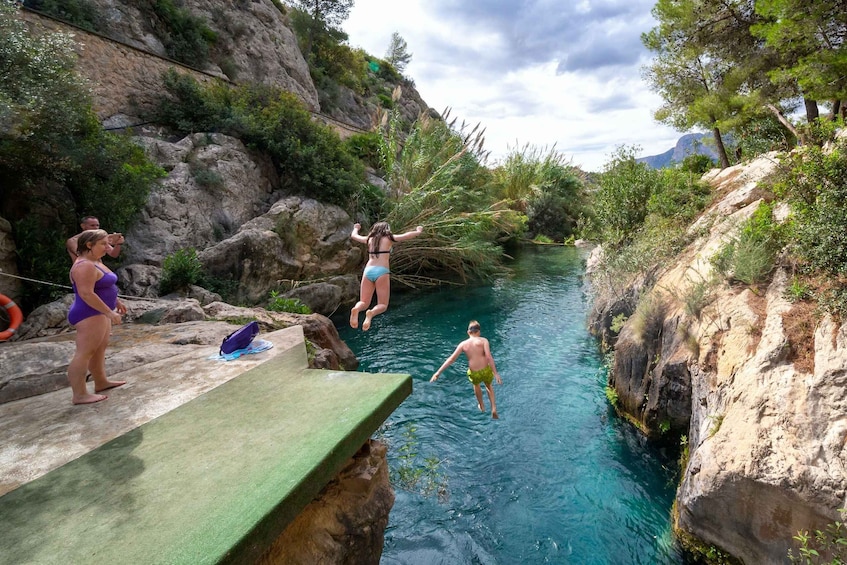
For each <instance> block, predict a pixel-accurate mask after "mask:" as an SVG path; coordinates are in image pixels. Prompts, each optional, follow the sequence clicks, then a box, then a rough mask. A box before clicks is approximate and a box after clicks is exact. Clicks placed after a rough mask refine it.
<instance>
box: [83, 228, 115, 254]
mask: <svg viewBox="0 0 847 565" xmlns="http://www.w3.org/2000/svg"><path fill="white" fill-rule="evenodd" d="M107 237H109V234H108V233H106V230H85V231H84V232H82V233H81V234H79V237H78V238H77V239H76V254H77V255H82V254H83V253H85V252H86V251H90V249H89V248H88V244H89V243H97V242H98V241H100V240H101V239H104V238H107Z"/></svg>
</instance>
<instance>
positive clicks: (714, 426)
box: [708, 414, 724, 437]
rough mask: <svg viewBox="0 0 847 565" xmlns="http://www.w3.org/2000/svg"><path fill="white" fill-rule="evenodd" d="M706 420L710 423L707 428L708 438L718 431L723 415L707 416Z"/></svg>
mask: <svg viewBox="0 0 847 565" xmlns="http://www.w3.org/2000/svg"><path fill="white" fill-rule="evenodd" d="M708 418H709V419H710V420H711V421H712V425H711V426H710V427H709V437H712V436H714V435H715V434H716V433H718V432H719V431H720V429H721V424H723V418H724V415H723V414H712V415H711V416H708Z"/></svg>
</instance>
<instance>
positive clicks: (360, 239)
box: [350, 224, 368, 243]
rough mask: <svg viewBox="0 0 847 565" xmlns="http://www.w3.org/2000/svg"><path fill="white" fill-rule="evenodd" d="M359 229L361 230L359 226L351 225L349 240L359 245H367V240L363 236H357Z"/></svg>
mask: <svg viewBox="0 0 847 565" xmlns="http://www.w3.org/2000/svg"><path fill="white" fill-rule="evenodd" d="M360 229H362V225H361V224H353V231H352V232H350V239H352V240H353V241H358V242H359V243H367V242H368V238H367V237H365V236H363V235H359V230H360Z"/></svg>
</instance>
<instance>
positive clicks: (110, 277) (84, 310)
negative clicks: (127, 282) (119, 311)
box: [68, 265, 118, 326]
mask: <svg viewBox="0 0 847 565" xmlns="http://www.w3.org/2000/svg"><path fill="white" fill-rule="evenodd" d="M94 266H95V267H97V265H94ZM97 269H98V270H99V271H100V272H101V273H103V276H102V277H100V280H99V281H97V282H95V283H94V294H96V295H97V296H99V297H100V300H102V301H103V302H104V303H105V304H106V306H108V307H109V309H110V310H114V309H115V306H117V304H118V285H117V282H118V275H116V274H115V273H112V272H108V271H104V270H103V269H101V268H100V267H97ZM71 284H72V285H73V287H74V301H73V304H71V309H70V310H68V322H69V323H70V324H71V325H72V326H75V325H77V324H78V323H80V322H81V321H83V320H84V319H86V318H90V317H91V316H97V315H100V316H102V315H103V313H102V312H98V311H97V310H95V309H94V308H92V307H91V306H89V305H88V303H87V302H86V301H85V300H83V299H82V298H81V297H80V296H79V292H77V290H76V283H75V282H73V279H71Z"/></svg>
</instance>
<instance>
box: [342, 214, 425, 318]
mask: <svg viewBox="0 0 847 565" xmlns="http://www.w3.org/2000/svg"><path fill="white" fill-rule="evenodd" d="M361 228H362V226H361V225H360V224H355V225H354V226H353V232H352V233H351V234H350V239H353V240H355V241H358V242H359V243H364V244H365V245H367V246H368V262H367V264H366V265H365V271H364V273H362V284H361V286H360V288H359V301H358V302H357V303H356V305H355V306H353V309H352V310H350V327H351V328H358V327H359V313H360V312H361V311H362V310H365V309H366V308H367V307H368V306H370V304H371V301H372V300H373V295H374V291H376V298H377V305H376V306H374V307H373V308H371V309H370V310H365V322H364V323H363V324H362V330H363V331H368V330H369V329H370V327H371V321H372V320H373V317H374V316H376V315H378V314H382V313H383V312H385V311H386V310H387V309H388V299H389V296H390V294H391V280H390V279H391V276H390V273H391V270H390V269H389V267H388V261H389V257H390V256H391V252H392V251H393V250H394V243H395V242H397V241H406V240H407V239H412V238H414V237H417V236H419V235H420V234H421V232H422V231H423V227H422V226H418V227H417V228H415V230H414V231H410V232H406V233H401V234H399V235H394V234H393V233H391V228H390V227H389V225H388V223H387V222H377V223H375V224H374V225H373V227H372V228H371V231H370V233H368V235H367V237H365V236H363V235H359V230H360V229H361Z"/></svg>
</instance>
